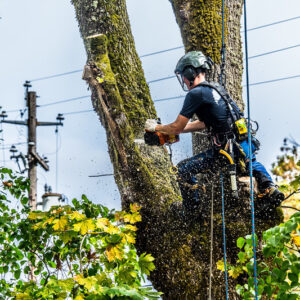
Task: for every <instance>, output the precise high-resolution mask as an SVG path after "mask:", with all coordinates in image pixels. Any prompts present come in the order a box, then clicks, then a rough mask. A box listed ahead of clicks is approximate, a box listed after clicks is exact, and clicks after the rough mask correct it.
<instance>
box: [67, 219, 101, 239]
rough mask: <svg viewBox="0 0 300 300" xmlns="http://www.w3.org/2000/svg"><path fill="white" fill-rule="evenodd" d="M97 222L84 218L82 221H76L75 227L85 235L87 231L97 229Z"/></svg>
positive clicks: (75, 229)
mask: <svg viewBox="0 0 300 300" xmlns="http://www.w3.org/2000/svg"><path fill="white" fill-rule="evenodd" d="M95 227H96V226H95V224H94V222H93V220H92V219H87V220H84V221H82V222H79V223H76V224H74V225H73V229H74V231H77V232H79V231H80V234H82V235H85V234H86V233H88V232H90V231H94V230H95Z"/></svg>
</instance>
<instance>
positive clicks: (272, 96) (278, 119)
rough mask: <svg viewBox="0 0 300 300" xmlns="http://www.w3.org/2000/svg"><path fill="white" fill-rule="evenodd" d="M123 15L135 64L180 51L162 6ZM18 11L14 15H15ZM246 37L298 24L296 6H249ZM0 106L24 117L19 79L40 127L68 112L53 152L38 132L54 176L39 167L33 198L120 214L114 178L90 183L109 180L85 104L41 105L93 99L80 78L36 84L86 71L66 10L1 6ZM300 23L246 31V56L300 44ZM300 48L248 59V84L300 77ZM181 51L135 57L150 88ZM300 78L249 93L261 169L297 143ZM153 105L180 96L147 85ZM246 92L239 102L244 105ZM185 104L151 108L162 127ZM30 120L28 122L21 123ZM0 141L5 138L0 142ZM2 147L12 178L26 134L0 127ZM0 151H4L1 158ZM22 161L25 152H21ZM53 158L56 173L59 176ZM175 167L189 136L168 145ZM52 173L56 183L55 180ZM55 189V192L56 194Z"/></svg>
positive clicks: (133, 1) (165, 85) (33, 4)
mask: <svg viewBox="0 0 300 300" xmlns="http://www.w3.org/2000/svg"><path fill="white" fill-rule="evenodd" d="M127 6H128V13H129V16H130V22H131V25H132V31H133V35H134V38H135V42H136V48H137V51H138V54H139V55H140V56H142V55H144V54H148V53H152V52H156V51H160V50H164V49H168V48H173V47H178V46H182V39H181V36H180V32H179V29H178V26H177V24H176V21H175V17H174V14H173V11H172V8H171V5H170V2H169V1H168V0H151V1H149V0H127ZM16 7H17V9H16ZM247 13H248V28H254V27H257V26H260V25H264V24H269V23H273V22H277V21H281V20H284V19H289V18H293V17H297V16H300V2H299V0H285V1H279V0H263V1H262V0H260V1H259V0H252V1H248V4H247ZM0 17H1V19H0V44H1V55H0V82H1V88H0V106H2V110H6V111H10V110H16V109H24V108H25V101H24V87H23V83H24V82H25V80H31V81H32V88H31V90H32V91H36V92H37V95H38V96H39V98H38V99H37V102H38V105H41V107H40V108H38V120H39V121H52V122H53V121H55V120H56V116H57V114H58V113H65V120H64V126H63V127H60V128H59V134H58V152H57V150H56V134H55V128H54V127H40V128H38V132H37V137H38V142H37V151H38V153H39V154H40V155H46V156H47V157H48V158H49V160H50V163H49V165H50V171H49V172H45V171H44V170H43V169H41V168H40V167H38V198H40V197H41V195H42V194H43V191H44V190H43V186H44V184H45V183H47V184H48V185H51V186H52V190H53V191H54V192H59V193H63V194H65V195H66V196H67V197H68V198H69V199H70V200H71V199H72V198H74V197H76V198H80V196H81V194H86V195H87V196H88V198H89V199H90V200H92V201H93V202H95V203H101V204H104V205H106V206H108V207H110V208H116V209H119V208H120V196H119V193H118V189H117V187H116V185H115V183H114V180H113V177H111V176H108V177H89V176H91V175H96V174H107V173H112V171H113V169H112V165H111V162H110V158H109V155H108V153H107V144H106V135H105V131H104V129H103V128H102V126H101V124H100V122H99V120H98V117H97V115H96V113H94V112H84V113H79V114H67V113H70V112H71V113H72V112H78V111H86V110H91V109H92V105H91V101H90V99H89V98H88V97H87V98H82V99H79V100H74V101H69V102H64V103H62V104H55V105H50V106H44V107H43V106H42V105H44V104H51V103H53V102H57V101H61V100H67V99H70V98H76V97H81V96H88V95H90V92H89V91H88V89H87V85H86V83H85V82H84V81H83V80H82V79H81V75H82V74H81V72H77V73H73V74H69V75H65V76H61V77H56V78H50V79H46V80H34V79H38V78H42V77H47V76H51V75H54V74H60V73H65V72H70V71H74V70H80V69H82V68H83V66H84V64H85V62H86V54H85V50H84V47H83V42H82V40H81V37H80V33H79V30H78V25H77V21H76V19H75V13H74V9H73V7H72V5H71V3H70V1H69V0H68V1H63V0H43V1H41V0H26V1H21V0H16V1H11V0H1V2H0ZM299 28H300V19H295V20H292V21H289V22H285V23H280V24H278V25H274V26H270V27H266V28H262V29H259V30H254V31H249V33H248V43H249V45H248V48H249V56H253V55H257V54H261V53H265V52H269V51H273V50H277V49H281V48H285V47H290V46H294V45H299V44H300V40H299V37H298V36H299V35H298V34H297V32H298V30H299ZM299 49H300V47H295V48H293V49H290V50H286V51H281V52H277V53H274V54H270V55H266V56H262V57H259V58H255V59H251V60H250V61H249V75H250V83H254V82H260V81H267V80H272V79H276V78H282V77H288V76H294V75H299V74H300V71H299V70H300V51H299ZM183 54H184V50H183V49H182V48H181V49H178V50H174V51H170V52H166V53H162V54H159V55H155V56H148V57H144V58H141V60H142V63H143V68H144V71H145V76H146V79H147V81H151V80H153V79H157V78H162V77H166V76H171V75H173V74H174V73H173V71H174V67H175V65H176V63H177V61H178V59H179V58H180V57H181V56H182V55H183ZM299 83H300V78H295V79H290V80H283V81H278V82H273V83H267V84H262V85H255V86H252V87H251V89H250V102H251V115H252V118H253V119H255V120H257V121H258V122H259V124H260V130H259V132H258V138H259V139H260V141H261V143H262V149H261V151H260V153H259V155H258V158H259V160H260V161H261V162H263V163H264V164H265V165H266V167H267V169H270V168H271V163H272V162H274V161H275V160H276V156H277V155H278V154H279V148H280V146H281V143H282V140H283V138H284V137H286V136H292V137H293V138H294V139H295V140H297V141H298V142H299V141H300V131H299V109H300V104H299V90H298V88H297V87H298V86H299ZM150 90H151V95H152V97H153V99H154V100H155V99H156V100H157V99H162V98H167V97H173V96H180V95H185V93H184V92H183V91H182V90H181V87H180V85H179V83H178V82H177V79H176V78H174V79H170V80H166V81H160V82H156V83H152V84H150ZM245 95H246V94H245V90H244V100H245V99H246V98H245ZM183 100H184V98H179V99H173V100H169V101H162V102H156V103H155V106H156V109H157V112H158V115H159V116H160V117H161V119H162V122H163V123H168V122H172V121H173V120H175V118H176V117H177V114H178V113H179V111H180V109H181V106H182V104H183ZM20 118H21V117H20V113H19V112H18V111H14V112H10V113H8V118H7V119H9V120H20ZM23 119H26V114H25V116H24V117H23ZM0 137H1V136H0ZM2 138H3V139H4V140H3V141H2V144H0V165H4V166H6V167H10V168H13V169H15V170H17V165H16V164H15V162H13V161H11V160H10V159H9V157H10V153H9V149H8V148H9V147H10V145H11V144H14V143H24V142H26V140H27V131H26V128H25V127H22V126H15V125H8V124H3V136H2ZM1 148H4V149H1ZM17 148H18V150H19V151H22V152H23V153H26V151H27V150H26V145H24V144H23V145H18V146H17ZM56 152H57V156H58V168H56ZM173 152H174V162H175V163H177V162H179V161H180V160H181V159H184V158H187V157H190V156H191V155H192V145H191V136H190V134H186V135H182V136H181V142H180V143H177V144H175V145H174V146H173ZM56 174H57V177H56ZM56 181H57V183H58V184H57V187H56Z"/></svg>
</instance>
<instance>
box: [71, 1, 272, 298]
mask: <svg viewBox="0 0 300 300" xmlns="http://www.w3.org/2000/svg"><path fill="white" fill-rule="evenodd" d="M72 3H73V4H74V7H75V11H76V16H77V19H78V23H79V28H80V32H81V35H82V38H83V41H84V44H85V48H86V52H87V64H86V66H85V70H84V74H83V78H84V79H85V80H86V81H87V82H88V84H89V86H90V88H91V90H92V102H93V105H94V108H95V110H96V112H97V113H98V115H99V118H100V120H101V123H102V125H103V126H104V127H105V129H106V132H107V142H108V148H109V153H110V157H111V161H112V163H113V167H114V174H115V180H116V182H117V185H118V187H119V190H120V194H121V198H122V206H123V208H127V207H128V206H129V205H130V203H133V202H138V203H139V204H140V205H141V206H142V207H143V208H142V210H141V214H142V220H143V221H142V222H141V224H140V225H139V231H138V234H137V248H138V250H139V251H140V252H144V251H145V250H147V252H148V253H151V254H152V255H153V256H154V257H155V259H156V271H154V272H153V273H152V274H151V276H150V279H151V281H152V283H153V285H154V287H155V288H157V289H158V290H161V291H163V292H164V297H165V298H166V299H181V298H182V297H186V298H187V299H198V298H199V299H207V294H208V280H209V276H208V270H209V268H208V266H209V255H210V244H209V238H210V235H209V230H208V225H209V222H208V220H207V218H206V217H203V215H201V217H200V216H199V215H200V212H196V215H195V217H194V218H192V217H191V218H189V219H182V218H180V216H179V215H177V214H176V212H174V211H172V210H170V205H171V204H172V203H173V202H178V201H180V200H181V197H180V192H179V189H178V185H177V182H176V178H175V176H174V175H173V174H172V172H171V171H170V169H171V163H170V160H169V157H168V155H167V152H166V150H165V149H164V148H162V147H149V146H147V145H145V144H144V143H143V140H142V138H143V133H144V129H143V128H144V123H145V121H146V119H148V118H155V117H156V112H155V109H154V106H153V102H152V100H151V97H150V93H149V88H148V86H147V84H146V81H145V78H144V73H143V70H142V67H141V63H140V60H139V58H138V55H137V53H136V50H135V46H134V40H133V36H132V33H131V29H130V24H129V20H128V15H127V10H126V3H125V0H112V1H105V0H94V1H88V0H72ZM172 5H173V8H174V12H175V15H176V19H177V22H178V24H179V26H180V28H181V31H182V35H183V40H184V44H185V47H186V50H192V49H202V50H204V52H205V53H206V54H208V55H210V56H211V57H212V59H213V60H214V61H215V62H216V63H217V65H216V67H215V68H214V69H213V72H212V74H211V78H217V73H218V71H219V67H218V63H220V49H221V25H220V21H221V1H220V0H215V1H199V0H186V1H182V0H180V1H175V0H174V1H173V2H172ZM241 11H242V3H241V1H236V0H232V1H227V2H226V41H227V42H226V43H227V52H228V57H229V59H228V60H227V64H226V69H227V74H228V78H227V87H228V89H229V91H230V92H231V94H232V95H233V97H234V98H235V99H238V100H239V101H240V102H239V103H240V105H241V103H242V102H241V84H240V83H241V75H242V54H241V41H240V34H239V30H240V15H241ZM202 196H203V202H205V203H206V207H209V205H207V203H210V202H211V192H210V189H208V188H205V186H204V187H203V189H202ZM215 198H216V199H215V201H216V204H218V205H217V206H216V210H215V218H214V224H215V239H214V254H215V259H214V265H215V263H216V261H217V260H219V259H220V258H221V257H222V250H221V249H222V247H221V245H222V241H221V240H220V238H219V237H220V236H221V229H222V226H221V217H220V205H219V204H220V201H219V197H218V198H217V197H215ZM245 199H246V198H241V200H239V201H240V202H237V203H234V207H235V209H234V210H231V214H230V216H231V219H230V225H231V227H230V228H231V229H232V228H235V230H234V231H233V230H231V229H230V228H229V230H228V231H227V234H228V240H229V241H231V243H230V242H229V245H228V248H229V249H232V252H235V250H234V249H235V248H236V247H235V243H234V240H235V239H236V237H238V236H243V235H244V234H245V233H246V232H249V231H250V226H248V225H249V224H248V223H247V222H245V218H247V220H250V216H249V213H250V209H249V207H248V206H247V205H245V203H244V202H245V201H246V203H247V204H248V202H247V200H245ZM229 200H230V199H229ZM227 204H228V205H229V204H230V203H229V201H228V203H227ZM236 207H238V208H239V211H237V208H236ZM227 218H228V215H227ZM265 226H268V224H265ZM229 256H231V253H230V252H229ZM213 280H214V282H213V289H214V295H213V296H214V297H215V298H216V299H222V298H223V295H224V286H223V285H222V282H224V280H223V274H221V273H220V272H217V271H216V268H215V266H214V279H213ZM220 283H221V284H220ZM231 285H232V284H231Z"/></svg>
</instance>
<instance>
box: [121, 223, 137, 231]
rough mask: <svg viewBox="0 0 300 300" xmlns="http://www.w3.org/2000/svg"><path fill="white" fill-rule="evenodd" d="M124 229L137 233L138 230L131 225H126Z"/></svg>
mask: <svg viewBox="0 0 300 300" xmlns="http://www.w3.org/2000/svg"><path fill="white" fill-rule="evenodd" d="M124 228H126V229H129V230H131V231H137V230H138V228H137V227H136V226H133V225H129V224H127V225H125V226H124Z"/></svg>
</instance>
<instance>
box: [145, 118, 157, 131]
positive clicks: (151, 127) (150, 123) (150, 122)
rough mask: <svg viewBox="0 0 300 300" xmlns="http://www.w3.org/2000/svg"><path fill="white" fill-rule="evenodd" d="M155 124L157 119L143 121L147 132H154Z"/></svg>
mask: <svg viewBox="0 0 300 300" xmlns="http://www.w3.org/2000/svg"><path fill="white" fill-rule="evenodd" d="M156 126H157V121H156V120H154V119H148V120H147V121H146V123H145V130H146V131H149V132H154V131H155V127H156Z"/></svg>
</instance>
